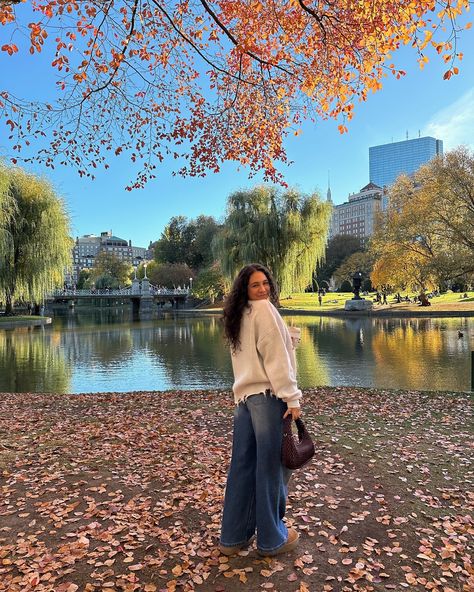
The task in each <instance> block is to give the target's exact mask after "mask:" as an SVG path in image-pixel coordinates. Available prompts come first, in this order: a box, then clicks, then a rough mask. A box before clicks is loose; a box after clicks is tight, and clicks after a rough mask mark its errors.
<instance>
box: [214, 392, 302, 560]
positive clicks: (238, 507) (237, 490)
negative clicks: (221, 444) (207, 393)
mask: <svg viewBox="0 0 474 592" xmlns="http://www.w3.org/2000/svg"><path fill="white" fill-rule="evenodd" d="M286 409H287V406H286V403H285V402H283V401H282V400H281V399H278V398H277V397H275V396H273V395H269V394H257V395H251V396H249V397H248V398H247V399H246V400H245V402H241V403H239V404H238V405H237V406H236V408H235V412H234V435H233V445H232V460H231V463H230V469H229V474H228V477H227V486H226V492H225V499H224V513H223V517H222V529H221V544H222V545H224V546H226V547H227V546H228V547H233V546H238V545H242V544H244V543H245V542H246V541H248V540H249V539H250V538H251V537H252V536H253V535H254V534H255V530H256V531H257V547H258V548H259V549H260V550H262V551H274V550H275V549H278V548H279V547H281V546H282V545H284V544H285V543H286V541H287V539H288V530H287V528H286V526H285V524H284V523H283V517H284V515H285V508H286V496H287V494H288V487H287V484H288V480H289V477H290V475H291V471H287V469H285V468H284V467H283V466H282V464H281V440H282V430H283V421H282V418H283V414H284V413H285V411H286Z"/></svg>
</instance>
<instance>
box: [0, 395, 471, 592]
mask: <svg viewBox="0 0 474 592" xmlns="http://www.w3.org/2000/svg"><path fill="white" fill-rule="evenodd" d="M232 407H233V406H232V402H231V397H230V395H229V393H220V392H189V393H176V392H174V393H172V392H168V393H131V394H101V395H34V394H2V395H0V492H1V495H0V591H2V592H3V591H8V592H17V591H18V592H29V591H30V590H34V591H35V592H65V591H67V592H75V591H77V590H80V591H86V592H92V591H99V590H100V591H104V592H105V591H108V592H113V591H130V592H132V591H144V592H154V591H166V592H173V591H174V590H177V591H181V590H183V591H185V590H202V591H203V592H205V591H206V592H207V591H213V592H233V591H236V590H246V589H247V590H249V591H252V592H253V591H255V590H271V591H280V592H287V591H288V592H297V591H299V592H305V591H307V590H309V591H311V592H319V591H325V592H333V591H334V592H336V591H341V592H349V591H371V590H375V591H379V590H380V591H383V590H397V591H401V590H405V589H413V590H430V591H432V592H453V591H455V592H461V591H462V592H468V591H470V590H473V589H474V571H473V568H472V564H471V562H470V561H471V560H470V553H472V547H471V548H470V547H469V545H472V541H473V536H472V535H473V534H474V521H473V518H472V507H473V502H474V494H473V493H472V491H473V488H472V484H473V442H474V439H473V433H472V426H473V405H472V398H471V397H469V396H468V395H467V394H462V393H421V392H407V391H403V392H402V391H371V390H366V389H350V388H332V389H329V388H326V389H312V390H307V391H306V392H305V408H304V413H305V417H306V419H307V424H308V427H309V429H310V431H311V433H312V434H313V435H314V436H315V439H316V441H317V456H316V458H315V460H314V462H312V463H311V465H309V466H308V467H307V468H305V469H304V470H302V471H298V472H296V473H295V475H294V477H293V478H292V482H291V491H290V497H289V505H288V512H287V522H288V524H289V525H292V526H294V527H296V528H297V529H298V530H299V532H300V534H301V544H300V546H299V547H298V549H297V550H296V551H294V552H292V553H289V554H287V555H284V556H281V557H278V558H276V559H273V560H270V559H265V558H261V557H259V556H258V555H257V554H256V551H255V548H254V547H253V548H251V549H249V550H247V551H243V552H241V553H240V554H239V555H238V556H236V557H232V558H230V559H228V558H226V557H224V556H221V555H220V554H219V552H218V551H217V549H216V544H217V541H218V535H219V521H220V511H221V506H222V495H223V488H224V483H225V477H226V469H227V465H228V460H229V454H230V441H231V440H230V438H231V427H232V426H231V422H232Z"/></svg>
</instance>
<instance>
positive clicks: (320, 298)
mask: <svg viewBox="0 0 474 592" xmlns="http://www.w3.org/2000/svg"><path fill="white" fill-rule="evenodd" d="M318 300H319V306H322V305H323V297H322V295H321V292H320V293H319V294H318Z"/></svg>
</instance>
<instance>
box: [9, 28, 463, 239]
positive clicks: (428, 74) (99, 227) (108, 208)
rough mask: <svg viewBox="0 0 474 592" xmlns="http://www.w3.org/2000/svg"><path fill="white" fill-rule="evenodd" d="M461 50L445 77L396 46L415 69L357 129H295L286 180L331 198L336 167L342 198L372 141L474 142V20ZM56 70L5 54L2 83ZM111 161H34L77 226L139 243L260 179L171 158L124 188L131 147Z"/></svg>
mask: <svg viewBox="0 0 474 592" xmlns="http://www.w3.org/2000/svg"><path fill="white" fill-rule="evenodd" d="M458 50H459V51H462V52H463V53H464V59H463V61H462V62H461V64H460V74H459V75H458V76H453V77H452V78H451V79H450V80H449V81H446V80H443V73H444V71H445V69H446V66H445V65H444V64H443V63H442V60H441V59H439V58H437V57H436V56H432V57H431V60H430V62H429V63H428V64H427V65H426V66H425V68H424V70H423V71H421V70H420V69H419V67H418V64H417V62H416V56H415V55H414V53H413V51H412V50H411V49H410V48H403V49H402V50H401V51H400V52H398V54H395V55H394V61H395V64H396V66H397V67H398V68H402V69H404V70H405V71H406V73H407V74H406V76H405V77H403V78H402V79H400V80H396V79H394V78H392V77H388V78H386V80H385V82H384V87H383V89H382V90H381V91H379V92H378V93H375V94H371V95H370V96H369V98H368V100H367V101H366V102H365V103H360V104H357V105H356V107H355V116H354V119H353V120H352V121H351V122H349V125H348V128H349V133H347V134H344V135H340V134H339V132H338V130H337V124H338V123H339V122H334V121H329V122H320V123H317V124H316V125H313V124H306V125H304V126H303V128H302V129H303V133H302V135H300V136H298V137H291V138H289V139H288V141H287V142H286V148H287V152H288V157H289V159H290V160H292V161H294V162H293V164H292V165H290V166H288V167H285V168H284V169H283V172H284V175H285V179H286V181H287V183H288V184H289V185H291V186H296V187H298V188H299V189H300V190H302V191H304V192H313V191H315V190H316V191H319V192H320V193H321V195H322V196H323V198H325V197H326V191H327V185H328V173H329V174H330V179H331V191H332V197H333V201H334V202H335V203H342V202H343V201H346V200H347V196H348V195H349V194H350V193H354V192H357V191H358V190H359V189H360V188H361V187H363V186H364V185H365V184H366V183H368V181H369V178H368V175H369V162H368V155H369V146H374V145H377V144H385V143H389V142H391V141H400V140H404V139H405V138H406V137H407V133H408V137H409V138H415V137H418V135H419V133H420V134H421V136H426V135H431V136H434V137H436V138H438V139H441V140H443V141H444V149H445V151H446V150H449V149H452V148H454V147H455V146H457V145H459V144H465V145H468V146H470V147H471V149H473V150H474V29H471V30H468V31H465V32H463V34H462V37H461V40H460V43H459V46H458ZM43 69H44V70H43ZM49 70H50V67H49V66H48V65H47V64H46V63H44V61H43V62H41V60H37V59H34V58H32V57H31V56H29V55H26V56H16V57H15V59H11V58H8V57H7V56H5V54H2V55H0V89H3V88H11V87H12V84H13V86H14V87H15V88H17V89H18V92H19V93H20V92H21V91H23V93H22V94H23V95H24V94H25V92H24V90H25V89H34V93H32V94H31V98H33V97H34V96H37V94H36V93H41V92H45V91H46V88H45V86H44V85H45V83H44V81H45V80H47V79H48V76H47V73H49ZM27 98H30V97H27ZM6 137H7V132H6V128H5V127H0V156H9V155H11V152H10V151H9V147H8V144H7V141H6ZM110 165H111V166H110V169H109V170H107V171H102V170H101V171H99V172H98V173H97V177H96V180H95V181H90V180H88V179H81V178H80V177H79V176H78V174H77V173H76V172H75V171H74V170H72V169H70V168H62V167H59V166H58V167H56V169H55V170H53V171H52V170H50V169H46V168H45V167H40V166H32V167H29V170H32V171H34V172H36V173H40V174H45V175H46V176H47V177H48V178H49V179H50V180H51V181H52V183H53V184H54V186H55V187H56V189H57V190H58V192H59V193H60V194H61V195H62V196H63V198H64V200H65V202H66V204H67V208H68V211H69V213H70V216H71V221H72V230H73V235H74V236H78V235H82V234H99V233H100V232H101V231H105V230H112V231H113V233H114V234H115V235H117V236H120V237H122V238H125V239H127V240H129V239H131V240H132V243H133V244H134V245H137V246H146V245H148V243H149V241H150V240H156V239H157V238H159V236H160V233H161V232H162V230H163V228H164V226H165V225H166V224H167V222H168V221H169V219H170V218H171V217H172V216H174V215H185V216H187V217H189V218H194V217H196V216H198V215H199V214H206V215H211V216H214V217H215V218H217V219H219V220H222V219H223V217H224V216H225V206H226V200H227V197H228V196H229V194H231V193H232V192H234V191H236V190H237V189H241V188H248V187H252V186H253V185H255V184H257V183H258V182H260V179H259V178H258V177H257V178H253V179H248V171H247V170H245V169H241V170H238V168H237V167H236V166H235V165H234V164H232V163H227V164H226V165H224V166H223V167H222V171H221V172H220V173H218V174H214V173H209V174H208V176H207V177H205V178H199V179H196V178H188V179H183V178H180V177H173V176H172V171H173V169H174V168H177V167H176V163H175V162H173V161H170V162H168V163H165V164H164V165H162V166H161V168H159V169H158V175H157V179H155V180H154V181H151V182H149V183H148V185H147V186H146V187H145V189H142V190H135V191H133V192H131V193H130V192H128V191H126V190H125V189H124V188H125V186H126V185H127V184H128V183H129V181H130V180H131V179H133V178H134V173H133V168H132V164H131V163H130V161H129V160H128V159H127V157H126V155H125V156H121V157H120V158H112V159H111V160H110Z"/></svg>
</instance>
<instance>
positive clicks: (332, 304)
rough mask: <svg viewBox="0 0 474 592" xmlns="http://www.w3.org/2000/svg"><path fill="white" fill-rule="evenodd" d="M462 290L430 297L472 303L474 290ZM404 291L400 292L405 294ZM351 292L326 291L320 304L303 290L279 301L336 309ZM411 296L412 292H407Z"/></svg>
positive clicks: (291, 305) (372, 297)
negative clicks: (464, 296) (465, 291)
mask: <svg viewBox="0 0 474 592" xmlns="http://www.w3.org/2000/svg"><path fill="white" fill-rule="evenodd" d="M463 294H464V292H461V293H459V292H447V293H446V294H441V295H440V296H435V297H434V298H432V299H431V303H432V304H433V305H434V304H455V303H460V304H463V303H472V302H474V292H467V295H468V298H461V297H462V295H463ZM405 295H406V292H403V293H402V296H405ZM353 296H354V294H353V293H352V292H328V293H327V294H325V295H324V296H323V302H322V306H319V301H318V295H317V294H313V293H312V292H303V293H296V294H292V295H291V296H290V297H289V298H281V299H280V303H281V305H282V306H283V307H284V308H294V309H301V310H336V309H341V308H344V303H345V301H346V300H350V299H351V298H353ZM409 296H410V297H413V296H414V294H413V293H409ZM365 298H367V299H368V300H375V293H374V292H371V293H370V294H369V295H368V296H365ZM388 303H389V304H395V301H394V294H391V295H390V296H388Z"/></svg>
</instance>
